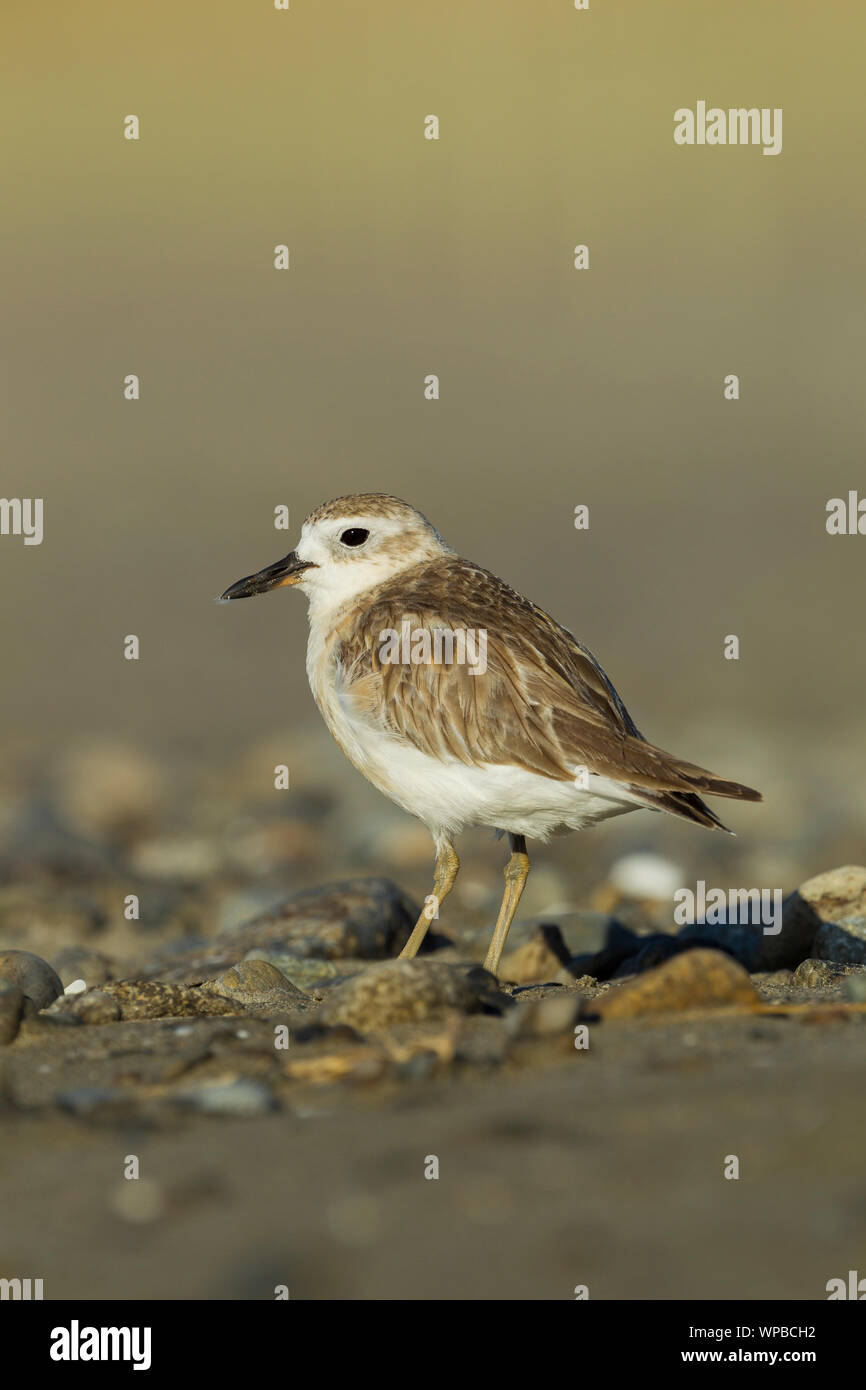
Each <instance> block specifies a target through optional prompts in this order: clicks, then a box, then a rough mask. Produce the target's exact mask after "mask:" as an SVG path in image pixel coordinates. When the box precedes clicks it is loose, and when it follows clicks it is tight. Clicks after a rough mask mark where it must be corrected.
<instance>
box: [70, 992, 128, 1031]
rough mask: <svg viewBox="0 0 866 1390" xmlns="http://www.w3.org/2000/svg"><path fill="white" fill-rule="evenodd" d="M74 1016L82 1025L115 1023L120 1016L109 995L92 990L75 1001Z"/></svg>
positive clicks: (119, 1010) (118, 1006) (115, 1001)
mask: <svg viewBox="0 0 866 1390" xmlns="http://www.w3.org/2000/svg"><path fill="white" fill-rule="evenodd" d="M75 1014H76V1017H77V1018H80V1019H81V1021H82V1023H93V1024H97V1023H115V1022H116V1021H117V1020H118V1019H119V1018H120V1016H121V1009H120V1004H119V1003H118V1002H117V1000H116V999H112V997H111V995H110V994H103V993H102V991H101V990H98V989H94V990H90V991H89V993H87V994H83V995H81V997H80V998H79V999H78V1000H76V1004H75Z"/></svg>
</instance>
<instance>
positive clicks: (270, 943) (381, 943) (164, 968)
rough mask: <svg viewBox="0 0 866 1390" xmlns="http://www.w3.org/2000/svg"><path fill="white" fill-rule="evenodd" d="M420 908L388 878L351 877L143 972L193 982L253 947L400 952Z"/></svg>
mask: <svg viewBox="0 0 866 1390" xmlns="http://www.w3.org/2000/svg"><path fill="white" fill-rule="evenodd" d="M418 911H419V909H416V908H415V906H414V905H413V904H412V902H411V901H410V899H409V898H408V897H407V896H406V895H405V893H403V892H402V890H401V889H400V888H398V887H397V885H396V884H394V883H392V882H391V880H390V879H386V878H359V879H350V880H349V881H347V882H345V883H335V884H331V885H328V886H326V887H324V888H311V889H308V890H307V891H305V892H302V893H297V894H295V895H294V897H292V898H289V899H287V901H286V902H285V903H283V904H282V905H281V906H280V907H278V908H275V909H274V910H273V911H271V912H266V913H263V914H262V915H261V916H259V917H256V918H254V919H253V921H251V922H247V923H245V924H244V925H243V926H241V927H233V928H231V929H230V930H228V931H224V932H221V933H220V935H219V936H218V937H216V938H215V940H213V941H210V942H203V943H202V944H200V945H198V946H195V947H193V948H191V949H188V950H185V951H183V952H177V951H173V952H172V953H171V954H170V955H166V956H165V957H163V959H162V960H161V961H158V962H155V963H154V964H153V965H151V966H149V967H147V968H146V969H144V970H143V971H142V976H143V978H146V979H153V978H157V979H161V980H164V981H166V982H169V981H170V982H172V983H188V982H190V981H191V980H195V979H198V980H201V979H203V978H206V977H207V976H209V975H213V974H214V973H216V972H217V971H219V970H225V969H227V968H228V967H229V966H232V965H237V964H238V962H239V961H241V960H243V959H244V957H245V956H246V955H247V954H248V953H249V952H250V951H253V950H256V949H260V950H264V951H267V952H268V953H269V954H270V953H272V952H280V951H282V952H286V953H288V954H290V955H294V956H300V957H303V958H307V957H320V958H323V959H325V960H340V959H343V958H345V957H361V958H363V959H366V960H371V959H380V958H382V957H386V956H392V955H396V954H397V952H398V951H399V950H400V948H401V947H402V946H403V945H404V944H405V942H406V940H407V939H408V937H409V933H410V932H411V930H412V927H413V926H414V925H415V922H416V921H417V918H418Z"/></svg>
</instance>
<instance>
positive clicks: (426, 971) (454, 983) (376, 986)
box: [319, 960, 479, 1032]
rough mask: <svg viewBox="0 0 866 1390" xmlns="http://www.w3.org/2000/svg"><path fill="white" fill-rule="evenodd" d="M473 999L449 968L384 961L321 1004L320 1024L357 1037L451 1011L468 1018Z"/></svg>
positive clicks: (432, 963) (474, 1006)
mask: <svg viewBox="0 0 866 1390" xmlns="http://www.w3.org/2000/svg"><path fill="white" fill-rule="evenodd" d="M478 1007H479V999H478V994H477V991H476V990H475V989H473V987H472V985H471V984H470V982H469V981H468V980H467V978H466V976H465V975H463V974H461V973H460V972H459V971H458V970H455V969H454V968H453V967H452V966H450V965H444V964H439V963H437V962H435V961H427V960H389V961H384V962H383V963H381V964H379V965H371V966H369V967H368V968H367V969H366V970H362V971H361V973H360V974H359V975H355V976H353V977H352V978H351V979H350V980H346V981H345V982H344V983H343V984H341V985H337V986H336V988H334V989H333V990H332V991H331V992H330V993H329V994H328V996H327V998H326V999H325V1002H324V1004H323V1005H322V1007H321V1009H320V1011H319V1018H320V1019H321V1021H322V1022H323V1023H327V1024H330V1025H332V1026H333V1025H334V1024H338V1023H345V1024H348V1025H349V1027H351V1028H357V1029H358V1031H359V1032H369V1031H370V1030H371V1029H375V1028H387V1027H389V1026H390V1025H391V1024H394V1023H411V1022H420V1020H422V1019H426V1018H434V1017H436V1016H437V1015H438V1014H443V1013H446V1012H447V1011H448V1010H449V1009H456V1010H457V1011H458V1012H459V1013H473V1012H475V1010H476V1009H477V1008H478Z"/></svg>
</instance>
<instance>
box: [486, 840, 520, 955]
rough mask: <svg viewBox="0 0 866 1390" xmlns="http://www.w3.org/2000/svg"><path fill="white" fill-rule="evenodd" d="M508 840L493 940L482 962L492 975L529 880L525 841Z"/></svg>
mask: <svg viewBox="0 0 866 1390" xmlns="http://www.w3.org/2000/svg"><path fill="white" fill-rule="evenodd" d="M508 839H509V842H510V844H511V858H510V859H509V861H508V863H507V864H506V866H505V892H504V894H503V895H502V906H501V907H500V909H499V916H498V918H497V919H496V927H495V929H494V932H493V940H492V941H491V943H490V950H489V951H488V952H487V959H486V960H485V962H484V969H485V970H489V971H490V972H491V974H493V975H495V974H496V972H497V970H498V969H499V962H500V960H501V958H502V952H503V949H504V947H505V939H506V937H507V936H508V930H509V928H510V926H511V923H512V922H513V920H514V914H515V912H516V911H517V904H518V903H519V902H520V898H521V894H522V893H523V889H524V888H525V886H526V880H527V879H528V878H529V855H528V854H527V853H526V841H525V840H524V838H523V836H522V835H509V837H508Z"/></svg>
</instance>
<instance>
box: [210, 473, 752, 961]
mask: <svg viewBox="0 0 866 1390" xmlns="http://www.w3.org/2000/svg"><path fill="white" fill-rule="evenodd" d="M284 585H296V586H297V587H298V588H300V589H302V590H303V591H304V593H305V594H306V595H307V599H308V602H309V620H310V634H309V642H308V646H307V675H308V678H309V682H310V688H311V690H312V692H313V696H314V698H315V701H316V704H317V705H318V707H319V710H320V711H321V714H322V716H323V718H324V720H325V723H326V724H327V726H328V728H329V729H330V731H331V733H332V734H333V736H334V738H335V739H336V741H337V743H338V744H339V745H340V747H341V748H342V750H343V752H344V753H345V755H346V757H347V758H348V759H349V761H350V762H351V763H352V764H353V765H354V766H355V767H356V768H357V769H358V771H359V772H361V773H363V775H364V776H365V777H366V778H367V779H368V781H370V782H372V783H373V785H374V786H375V787H378V789H379V790H380V791H381V792H384V794H385V795H386V796H388V797H390V798H391V800H392V801H395V802H396V803H397V805H398V806H402V807H403V809H404V810H406V811H408V812H410V814H412V815H413V816H417V817H418V818H419V819H420V820H422V821H423V822H424V823H425V825H427V827H428V829H429V830H430V833H431V835H432V837H433V842H434V845H435V850H436V861H435V870H434V881H433V893H432V894H431V895H430V897H429V898H428V899H427V900H426V903H425V907H424V909H423V911H422V912H421V915H420V917H419V919H418V922H417V924H416V925H415V927H414V929H413V931H412V934H411V936H410V937H409V940H408V941H407V943H406V945H405V946H404V948H403V950H402V951H401V953H400V954H401V955H402V956H414V955H415V954H416V953H417V951H418V948H419V946H420V945H421V942H422V941H423V939H424V936H425V933H426V932H427V930H428V928H429V926H430V923H431V921H432V920H433V918H434V917H436V916H438V909H439V907H440V905H441V904H442V902H443V901H444V900H445V898H446V897H447V895H448V893H449V892H450V891H451V889H452V888H453V886H454V880H455V878H456V877H457V871H458V869H459V867H460V863H459V860H458V858H457V853H456V851H455V849H454V839H455V837H456V836H457V835H458V834H459V833H460V831H461V830H463V829H464V828H465V827H466V826H490V827H492V828H493V829H495V830H496V831H497V832H499V833H500V834H506V835H507V836H508V839H509V844H510V848H511V855H510V858H509V860H508V863H507V865H506V868H505V892H504V895H503V898H502V905H501V907H500V910H499V916H498V918H497V921H496V926H495V928H494V931H493V937H492V940H491V943H490V949H489V951H488V953H487V958H486V960H485V966H486V967H487V969H488V970H491V971H492V972H493V973H494V974H495V973H496V972H497V970H498V967H499V961H500V957H501V955H502V950H503V947H504V945H505V939H506V937H507V935H508V930H509V927H510V926H511V922H512V919H513V917H514V914H515V912H516V910H517V905H518V903H519V901H520V896H521V893H522V892H523V888H524V885H525V883H526V879H527V876H528V874H529V859H528V856H527V853H526V838H527V837H530V838H533V839H539V840H546V839H548V838H549V837H550V836H551V835H553V834H558V833H563V832H565V831H569V830H583V829H586V828H587V827H588V826H591V825H595V824H596V823H597V822H599V821H602V820H606V819H608V817H610V816H619V815H623V814H625V812H627V811H635V810H639V809H641V808H649V809H651V810H655V811H669V812H670V813H671V814H672V815H675V816H680V817H681V818H683V819H684V820H689V821H694V822H695V823H696V824H697V825H704V826H709V827H713V826H718V827H719V828H720V829H723V830H724V829H726V827H725V826H723V825H722V823H721V821H720V820H719V819H718V817H717V816H716V815H715V813H714V812H713V811H711V810H710V808H709V807H708V806H706V805H705V804H704V802H703V801H702V800H701V797H700V795H699V793H700V792H704V793H707V794H710V795H713V796H724V797H733V798H736V799H741V800H746V801H760V800H761V797H760V793H759V792H756V791H753V790H752V788H751V787H746V786H742V785H741V784H740V783H739V782H732V781H728V780H726V779H725V778H722V777H717V776H716V775H715V774H714V773H712V772H707V771H705V769H703V768H701V767H696V766H695V765H694V764H693V763H687V762H683V761H682V759H680V758H676V757H674V756H673V755H672V754H670V753H665V752H663V751H662V750H661V749H660V748H656V747H654V746H653V744H651V743H648V742H647V740H646V739H645V738H644V736H643V735H642V734H641V733H640V731H639V730H638V728H637V726H636V725H635V723H634V721H633V720H632V718H631V716H630V715H629V713H628V711H627V709H626V708H625V705H624V704H623V702H622V700H621V699H620V697H619V695H618V694H617V692H616V690H615V689H614V687H613V685H612V684H611V682H610V680H608V677H607V676H606V675H605V673H604V671H603V670H602V668H601V666H600V665H599V663H598V662H597V661H596V659H595V657H594V656H593V655H592V653H591V652H589V651H588V650H587V648H586V647H584V646H582V645H581V643H580V642H578V641H577V640H576V638H574V637H572V635H571V633H570V632H568V631H567V630H566V629H565V628H563V627H560V625H559V623H557V622H554V620H553V618H551V617H549V616H548V614H547V613H545V612H544V610H543V609H541V608H538V607H537V606H536V605H535V604H534V603H531V602H530V601H529V599H526V598H524V597H523V596H522V594H519V593H517V592H516V591H515V590H514V589H512V588H510V587H509V586H508V585H507V584H505V583H504V582H503V581H502V580H501V579H497V578H496V576H495V575H493V574H490V573H489V572H488V571H487V570H484V569H482V568H481V567H480V566H479V565H475V564H473V563H472V562H471V561H469V560H463V559H461V558H460V556H459V555H457V554H456V553H455V552H454V551H453V550H452V549H451V548H450V546H448V545H447V544H446V543H445V541H444V540H443V539H442V537H441V536H440V535H439V533H438V531H437V530H436V529H435V527H433V526H432V525H431V524H430V522H429V521H428V520H427V519H426V517H424V516H422V515H421V513H420V512H418V511H416V509H415V508H414V507H411V506H410V505H409V504H408V503H407V502H403V501H401V500H400V499H399V498H398V497H390V496H386V495H384V494H380V493H363V494H360V495H356V496H352V497H338V498H337V499H336V500H335V501H333V502H327V503H325V505H324V506H322V507H319V508H318V509H317V510H316V511H314V512H312V513H311V515H310V516H308V517H307V520H306V521H305V522H304V525H303V527H302V529H301V539H300V541H299V543H298V547H297V549H296V550H293V551H292V552H291V554H289V555H286V556H285V557H284V558H283V559H282V560H278V561H277V562H276V564H273V565H269V566H268V567H267V569H263V570H259V572H258V573H257V574H252V575H249V576H248V577H247V578H246V579H241V580H239V581H238V582H237V583H236V584H233V585H232V586H231V588H230V589H227V590H226V591H225V593H224V594H223V595H222V599H223V600H230V599H237V598H247V597H249V596H251V595H253V594H262V593H266V592H267V591H268V590H269V589H276V588H280V587H282V586H284ZM461 637H462V642H461ZM461 657H462V659H461Z"/></svg>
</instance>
